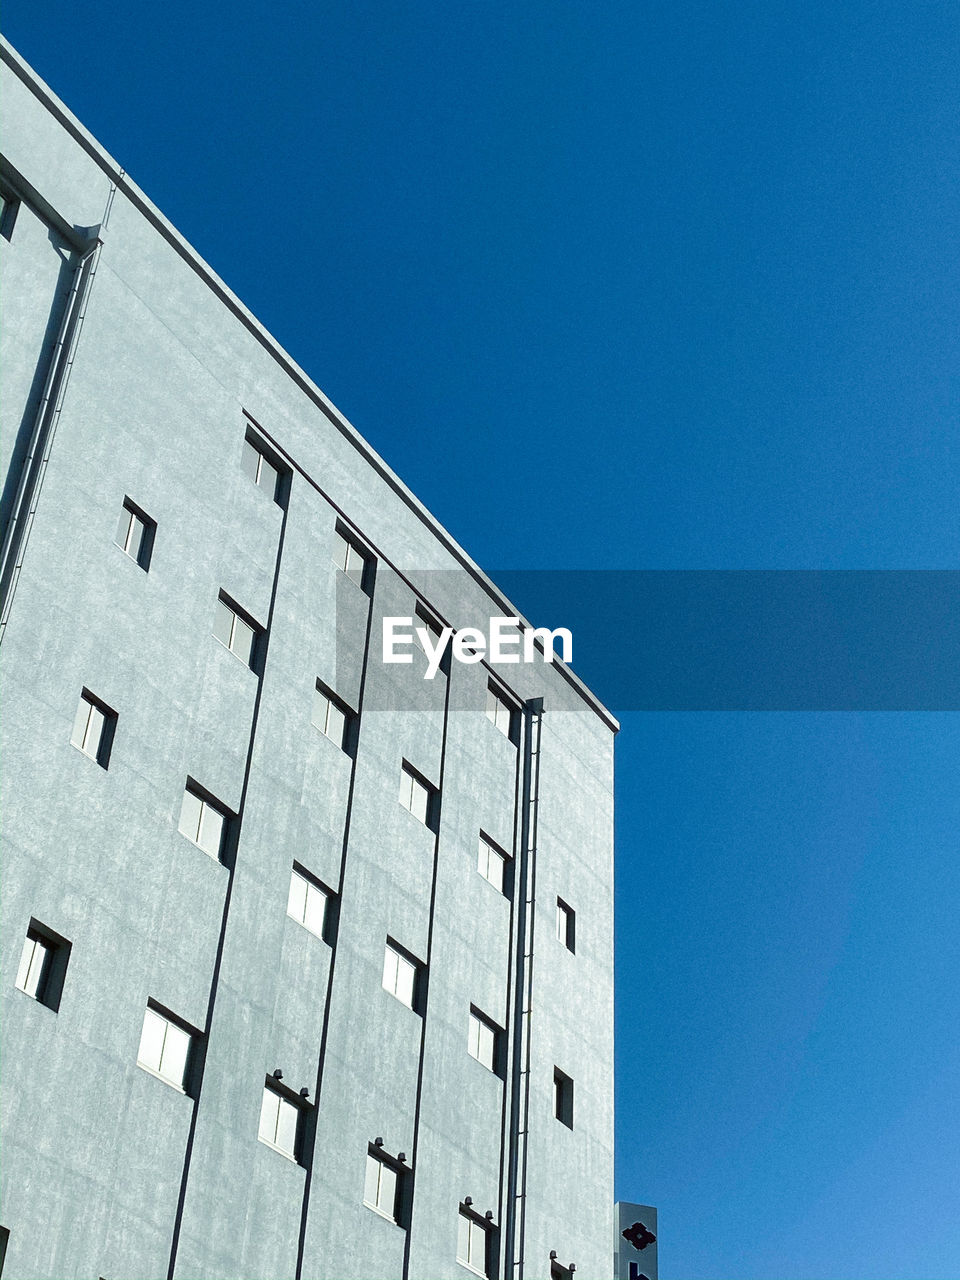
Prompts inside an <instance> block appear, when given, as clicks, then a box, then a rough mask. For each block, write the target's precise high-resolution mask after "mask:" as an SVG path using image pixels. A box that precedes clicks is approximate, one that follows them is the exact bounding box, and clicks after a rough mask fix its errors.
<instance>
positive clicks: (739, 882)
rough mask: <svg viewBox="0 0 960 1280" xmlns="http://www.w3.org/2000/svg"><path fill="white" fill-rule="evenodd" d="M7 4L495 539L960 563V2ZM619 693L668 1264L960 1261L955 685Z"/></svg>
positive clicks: (212, 256) (202, 243)
mask: <svg viewBox="0 0 960 1280" xmlns="http://www.w3.org/2000/svg"><path fill="white" fill-rule="evenodd" d="M4 19H5V31H6V34H7V36H8V37H9V38H10V39H11V40H12V41H13V43H14V44H15V45H16V46H17V47H18V49H19V50H20V52H21V53H22V54H23V55H24V56H25V57H26V58H27V60H28V61H30V62H31V63H32V64H33V65H34V66H35V67H36V69H37V70H38V72H39V73H40V74H41V75H42V76H43V77H44V78H45V79H47V81H48V82H49V83H50V84H51V85H52V87H53V88H54V89H55V90H56V91H57V92H58V93H59V94H60V95H61V96H62V97H63V98H64V99H65V101H66V102H67V104H68V105H69V106H70V107H71V108H72V109H73V110H74V111H75V112H76V113H77V114H78V115H79V117H80V118H81V120H82V121H83V122H84V123H85V124H86V125H87V126H88V127H89V128H90V129H91V131H92V132H93V133H94V134H95V135H96V136H97V137H98V138H99V139H100V140H101V141H102V142H103V143H104V145H105V146H106V147H107V148H108V149H109V150H110V151H112V153H113V154H114V155H115V156H116V157H117V159H118V160H119V161H120V162H121V163H122V164H123V165H124V166H125V167H126V169H127V170H128V172H129V173H130V174H131V176H132V177H133V178H134V179H135V180H136V181H137V182H138V183H139V184H140V185H141V186H142V187H143V188H144V189H145V190H146V192H147V193H148V194H149V195H150V196H151V197H152V198H153V199H154V200H155V201H156V203H157V204H158V205H159V206H160V208H161V209H162V210H163V211H164V212H165V213H166V214H167V215H168V216H169V217H170V218H171V220H172V221H173V222H174V224H175V225H176V226H178V227H179V228H180V229H181V231H182V232H183V233H184V234H185V235H186V236H187V238H188V239H189V240H190V241H192V243H193V244H194V245H195V246H196V247H197V249H198V250H199V251H200V253H201V254H203V256H204V257H205V258H206V259H207V260H208V261H209V262H210V263H211V264H212V265H213V266H214V268H215V269H216V270H218V271H219V272H220V274H221V275H222V276H223V277H224V278H225V280H226V281H227V283H228V284H229V285H231V287H232V288H233V289H234V290H235V291H236V292H237V293H238V294H239V296H240V297H241V298H242V299H243V300H244V301H245V302H246V303H247V304H248V305H249V306H250V307H251V309H252V310H253V311H254V312H255V314H257V315H258V316H259V317H260V319H261V320H262V321H263V322H264V323H265V324H266V325H267V327H268V328H270V329H271V330H272V331H273V333H274V334H275V335H276V336H277V338H278V339H279V340H280V341H281V342H282V343H283V344H284V346H286V348H287V349H288V350H289V351H290V352H291V353H292V354H293V356H294V357H295V358H296V359H297V360H298V361H299V362H300V363H301V364H302V365H303V366H304V367H305V368H306V369H307V371H308V372H309V373H310V374H311V375H312V376H313V377H314V378H315V379H316V381H317V382H318V383H319V384H320V385H321V386H322V387H323V388H324V390H325V391H326V392H327V393H328V394H329V395H330V396H331V398H332V399H333V400H334V402H335V403H336V404H337V405H338V406H339V407H340V408H341V409H342V410H343V411H344V412H345V413H346V414H347V415H348V416H349V417H350V418H351V420H352V421H353V422H354V423H355V424H356V425H357V427H358V428H359V429H360V430H361V431H362V432H363V433H364V434H365V435H366V436H367V438H368V439H370V440H371V442H372V443H373V444H374V445H375V446H376V447H377V448H378V449H379V450H380V452H381V453H382V454H383V455H384V457H385V458H386V459H387V460H388V461H389V462H390V463H391V464H392V465H393V466H394V467H395V468H396V470H398V471H399V473H400V474H401V476H402V477H403V478H404V479H405V480H406V481H407V482H408V483H409V484H410V485H411V486H412V487H413V489H414V490H415V491H416V492H417V493H418V495H419V496H420V497H421V498H422V499H423V500H424V501H425V502H426V503H427V505H428V506H430V507H431V508H432V509H433V510H434V512H435V513H436V514H437V515H438V517H439V518H440V519H441V520H442V521H443V523H444V524H445V525H446V526H447V527H448V528H449V529H450V530H451V532H452V533H453V534H454V535H455V536H457V537H458V538H459V539H460V540H461V541H462V542H463V543H464V544H465V546H466V547H467V548H468V550H469V551H470V552H471V554H472V555H473V556H474V558H475V559H476V560H478V561H479V562H480V564H482V565H483V566H484V567H486V568H489V569H491V570H496V569H498V568H503V569H507V568H515V569H540V568H551V569H567V568H584V569H591V568H610V567H614V568H647V569H691V568H697V569H775V568H780V569H789V568H805V569H836V568H858V569H866V568H875V569H892V568H900V569H913V568H917V569H919V568H954V567H956V566H957V562H958V557H957V552H958V543H960V538H958V533H960V529H958V524H960V502H958V481H960V435H958V431H957V418H958V401H960V372H958V354H960V350H958V348H960V339H958V334H960V326H958V314H957V313H958V304H960V268H958V257H957V245H958V238H960V237H958V232H960V183H958V179H960V148H958V142H960V112H958V106H960V76H958V66H960V9H958V8H957V6H956V4H955V3H946V2H941V0H915V2H914V3H907V2H906V0H902V2H901V3H899V4H894V3H889V2H883V0H873V2H868V0H846V2H844V3H838V2H837V0H834V3H831V4H824V3H822V0H811V3H809V4H806V5H798V4H795V3H794V4H790V5H787V4H785V3H779V2H778V0H765V2H764V3H758V0H740V3H738V4H736V5H733V4H718V3H716V0H710V2H707V0H701V2H699V3H696V2H693V0H672V2H671V3H669V4H668V3H665V2H661V3H658V4H649V3H646V4H645V3H631V4H627V3H611V2H610V0H593V2H592V3H588V2H587V0H550V3H547V0H521V3H516V0H515V2H514V3H511V4H505V3H503V2H502V0H491V2H490V3H486V4H482V5H478V4H471V5H467V4H459V5H452V6H451V5H449V4H448V5H441V4H439V3H436V0H409V2H408V3H407V4H405V5H391V4H386V3H383V0H378V2H377V3H373V2H372V0H352V2H351V3H350V4H344V3H341V4H337V5H331V4H328V3H325V2H324V0H320V2H319V3H314V4H306V3H301V4H287V5H282V4H281V5H265V4H260V5H258V4H253V3H249V2H248V0H234V2H233V3H231V4H229V5H227V4H203V3H201V4H199V5H197V4H189V5H187V4H184V3H182V0H168V3H166V4H164V5H156V4H150V5H146V4H143V3H140V2H139V0H131V2H130V3H128V4H126V5H114V4H111V5H109V6H108V5H106V4H104V3H103V2H102V0H89V2H88V3H84V4H76V3H71V4H66V3H64V0H47V3H44V4H40V3H37V0H6V3H5V6H4ZM517 603H518V604H519V605H520V606H521V607H522V608H527V609H528V610H529V611H531V612H532V611H533V603H532V602H528V601H525V600H522V599H519V600H518V601H517ZM550 621H551V622H553V623H557V622H559V621H560V620H559V619H550ZM609 660H610V662H611V663H613V662H624V663H627V662H634V661H637V660H642V655H638V654H636V653H634V652H632V651H631V650H630V648H629V644H628V638H627V637H615V638H614V639H612V640H611V646H610V659H609ZM584 674H585V675H587V676H588V678H589V679H590V680H591V681H592V682H593V683H594V685H595V686H596V688H597V692H598V693H599V694H600V696H601V697H602V696H603V693H604V690H603V672H602V670H597V671H591V672H586V671H585V672H584ZM623 725H624V727H623V732H622V734H621V736H620V739H619V744H618V745H619V761H618V802H619V850H618V852H619V927H618V935H617V948H618V1034H619V1051H618V1059H619V1069H618V1070H619V1074H618V1151H619V1155H618V1173H617V1192H618V1195H619V1196H621V1197H622V1198H624V1199H637V1200H646V1201H649V1202H652V1203H654V1204H657V1205H658V1206H659V1208H660V1214H661V1217H660V1235H661V1266H662V1274H663V1276H664V1277H665V1280H794V1278H796V1280H873V1278H876V1280H958V1277H960V1204H958V1201H960V1194H958V1185H960V1154H958V1151H960V1141H958V1139H960V1101H958V1097H960V1050H958V1034H957V1029H958V1026H960V940H958V934H960V931H958V912H957V897H958V889H960V883H958V882H960V859H958V843H960V840H958V833H960V788H958V759H960V716H958V714H957V713H950V712H944V713H942V714H938V713H934V712H927V713H922V714H921V713H913V714H911V713H843V714H831V713H822V712H820V713H803V712H800V713H790V714H787V713H783V714H778V713H756V712H754V713H747V712H730V713H720V712H710V713H695V712H683V713H680V712H664V713H652V712H650V713H639V712H633V713H630V712H626V713H624V715H623ZM586 1280H591V1278H590V1277H586Z"/></svg>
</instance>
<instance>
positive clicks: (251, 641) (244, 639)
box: [213, 591, 260, 667]
mask: <svg viewBox="0 0 960 1280" xmlns="http://www.w3.org/2000/svg"><path fill="white" fill-rule="evenodd" d="M213 636H214V639H215V640H218V641H219V642H220V644H222V645H223V647H224V648H225V649H229V650H230V652H231V653H232V654H233V656H234V657H235V658H238V659H239V660H240V662H242V663H243V665H244V666H245V667H252V666H253V662H254V658H255V656H256V652H257V641H258V639H259V637H260V628H259V627H258V626H257V624H256V623H255V622H253V621H252V619H250V618H249V617H245V616H244V614H243V613H242V612H241V611H240V609H239V608H238V607H237V605H235V604H234V603H233V601H232V600H231V599H230V597H229V596H226V595H224V593H223V592H222V591H221V592H220V595H219V596H218V597H217V611H216V614H215V615H214V620H213Z"/></svg>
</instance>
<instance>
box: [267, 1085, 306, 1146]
mask: <svg viewBox="0 0 960 1280" xmlns="http://www.w3.org/2000/svg"><path fill="white" fill-rule="evenodd" d="M302 1115H303V1109H302V1108H301V1107H298V1106H297V1104H296V1103H295V1102H291V1101H290V1099H289V1098H286V1097H284V1095H283V1093H282V1092H281V1091H280V1090H279V1089H278V1088H277V1087H276V1086H275V1085H274V1084H273V1083H272V1081H270V1080H268V1081H267V1083H266V1084H265V1085H264V1086H263V1100H262V1101H261V1103H260V1128H259V1130H258V1133H257V1137H258V1138H259V1139H260V1141H261V1142H265V1143H266V1144H267V1146H268V1147H273V1148H274V1150H276V1151H282V1152H283V1154H284V1155H285V1156H289V1157H290V1159H291V1160H296V1159H297V1157H298V1155H299V1151H300V1120H301V1117H302Z"/></svg>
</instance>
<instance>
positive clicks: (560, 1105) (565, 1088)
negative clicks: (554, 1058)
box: [553, 1067, 573, 1129]
mask: <svg viewBox="0 0 960 1280" xmlns="http://www.w3.org/2000/svg"><path fill="white" fill-rule="evenodd" d="M553 1114H554V1115H555V1116H556V1118H557V1119H558V1120H560V1121H561V1122H562V1123H563V1124H565V1125H566V1126H567V1128H568V1129H572V1128H573V1081H572V1080H571V1079H570V1077H569V1076H568V1075H564V1073H563V1072H562V1071H561V1070H560V1068H559V1067H554V1069H553Z"/></svg>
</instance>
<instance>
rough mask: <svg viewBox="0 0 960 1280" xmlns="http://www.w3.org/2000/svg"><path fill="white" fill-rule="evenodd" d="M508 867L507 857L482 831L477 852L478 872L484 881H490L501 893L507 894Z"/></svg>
mask: <svg viewBox="0 0 960 1280" xmlns="http://www.w3.org/2000/svg"><path fill="white" fill-rule="evenodd" d="M506 867H507V855H506V854H505V853H504V852H503V850H502V849H501V848H500V846H499V845H495V844H494V843H493V841H492V840H490V839H488V837H487V836H485V835H484V834H483V832H482V831H481V832H480V845H479V850H478V852H477V870H478V871H479V872H480V874H481V875H482V876H483V878H484V880H487V881H489V883H490V884H492V885H493V887H494V888H495V889H496V890H497V891H498V892H499V893H504V892H505V890H504V884H505V883H506Z"/></svg>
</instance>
